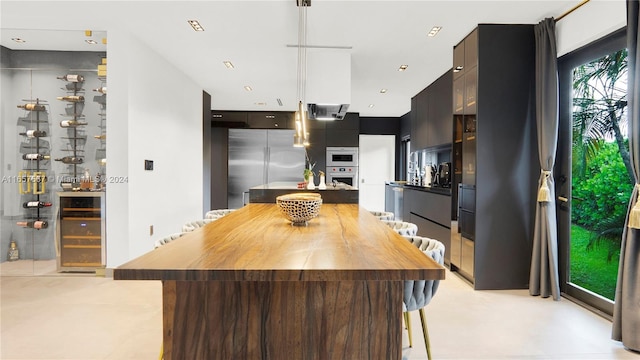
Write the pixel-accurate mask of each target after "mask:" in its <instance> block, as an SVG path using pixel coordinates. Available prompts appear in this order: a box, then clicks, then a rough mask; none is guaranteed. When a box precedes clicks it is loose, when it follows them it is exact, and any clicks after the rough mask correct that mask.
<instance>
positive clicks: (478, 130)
mask: <svg viewBox="0 0 640 360" xmlns="http://www.w3.org/2000/svg"><path fill="white" fill-rule="evenodd" d="M453 62H454V64H453V69H454V73H453V127H454V129H453V134H452V138H453V151H452V156H453V159H452V163H453V168H454V173H455V176H454V184H453V185H454V188H453V189H452V190H453V192H455V195H454V196H453V199H454V208H455V210H454V211H455V214H453V218H454V220H453V221H452V226H451V268H452V270H455V271H458V272H460V274H461V275H463V276H464V277H466V278H467V279H469V280H470V281H471V282H472V283H473V285H474V288H475V289H519V288H526V287H528V282H529V266H530V258H531V238H532V235H533V220H534V209H535V208H534V206H535V202H534V201H535V189H536V185H535V184H536V182H537V178H538V173H539V171H540V170H539V165H538V161H537V159H536V156H537V152H536V139H535V118H534V114H533V111H532V109H533V102H532V101H533V95H534V74H535V43H534V33H533V25H500V24H480V25H479V26H478V27H477V28H476V29H475V30H474V31H473V32H471V33H470V34H469V35H468V36H467V37H466V38H465V39H464V40H463V41H461V42H460V43H459V44H458V45H456V46H455V47H454V59H453Z"/></svg>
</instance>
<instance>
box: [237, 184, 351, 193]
mask: <svg viewBox="0 0 640 360" xmlns="http://www.w3.org/2000/svg"><path fill="white" fill-rule="evenodd" d="M249 190H301V191H302V190H309V189H306V188H304V189H298V183H295V182H272V183H268V184H264V185H258V186H254V187H252V188H250V189H249ZM314 190H320V191H323V190H358V189H357V188H355V187H353V186H351V185H347V184H345V183H338V185H337V186H335V187H334V186H333V184H327V188H326V189H320V188H318V186H317V185H316V188H315V189H311V190H310V191H314Z"/></svg>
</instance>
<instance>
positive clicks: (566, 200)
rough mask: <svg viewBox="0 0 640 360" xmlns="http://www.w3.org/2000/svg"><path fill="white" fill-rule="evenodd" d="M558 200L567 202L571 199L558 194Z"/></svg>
mask: <svg viewBox="0 0 640 360" xmlns="http://www.w3.org/2000/svg"><path fill="white" fill-rule="evenodd" d="M558 201H562V202H564V203H566V202H569V199H567V198H566V197H564V196H558Z"/></svg>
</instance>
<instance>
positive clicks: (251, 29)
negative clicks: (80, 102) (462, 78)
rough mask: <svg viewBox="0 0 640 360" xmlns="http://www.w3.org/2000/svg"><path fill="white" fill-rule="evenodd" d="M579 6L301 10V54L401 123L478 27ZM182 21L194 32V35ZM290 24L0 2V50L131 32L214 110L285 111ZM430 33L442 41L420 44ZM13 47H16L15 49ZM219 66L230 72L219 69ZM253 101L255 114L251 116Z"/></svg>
mask: <svg viewBox="0 0 640 360" xmlns="http://www.w3.org/2000/svg"><path fill="white" fill-rule="evenodd" d="M578 2H579V1H578V0H568V1H564V0H553V1H552V0H538V1H525V0H519V1H506V0H503V1H480V0H470V1H459V0H448V1H431V0H427V1H365V0H360V1H346V0H343V1H338V0H335V1H331V0H312V3H311V7H310V8H308V25H307V29H308V40H307V44H308V45H310V46H346V47H351V49H348V50H334V51H347V52H349V53H350V55H351V105H350V108H349V111H350V112H359V113H360V116H401V115H403V114H405V113H406V112H408V111H409V110H410V99H411V97H412V96H414V95H415V94H417V93H418V92H419V91H420V90H422V89H423V88H424V87H426V86H427V85H428V84H430V83H431V82H433V81H434V80H435V79H437V78H438V77H439V76H440V75H442V74H443V73H444V72H445V71H447V70H448V69H450V68H451V64H452V51H453V50H452V49H453V46H454V45H455V44H456V43H458V42H459V41H460V40H461V39H462V38H463V37H464V36H466V35H467V34H468V33H469V32H470V31H471V30H473V28H474V27H476V25H477V24H479V23H529V24H534V23H537V22H539V21H540V20H542V19H544V18H545V17H552V16H553V17H558V16H559V15H561V14H562V13H564V12H565V11H567V10H568V9H570V8H572V7H573V6H574V5H576V4H577V3H578ZM190 19H196V20H198V21H199V22H200V24H201V25H202V26H203V27H204V29H205V31H204V32H195V31H193V29H192V28H191V26H190V25H189V24H188V23H187V20H190ZM297 22H298V8H297V6H296V3H295V0H286V1H274V0H261V1H242V0H241V1H150V0H148V1H96V0H83V1H30V0H19V1H7V0H0V31H1V33H0V45H2V46H5V47H7V48H10V49H14V50H19V49H29V50H31V49H38V50H85V51H105V46H104V45H101V44H99V45H88V44H86V43H85V42H84V40H85V39H87V37H86V36H85V30H87V29H91V30H93V31H94V33H93V38H94V39H96V40H97V41H98V42H100V40H101V38H102V37H106V36H107V35H108V32H109V31H125V32H130V33H131V34H132V35H133V36H135V37H137V38H138V39H140V40H141V41H142V42H144V43H146V44H147V45H148V46H149V47H150V48H152V49H153V50H154V51H156V52H158V54H160V55H161V56H162V57H164V58H166V59H167V60H168V61H169V62H171V63H173V64H174V65H175V66H177V67H178V68H180V69H181V70H182V71H183V72H184V73H185V74H186V76H188V77H190V78H191V79H193V80H194V81H195V82H197V83H198V84H200V85H201V86H202V88H203V89H204V90H205V91H207V92H208V93H210V94H211V95H212V101H213V104H212V107H213V108H214V109H218V110H270V111H273V110H283V111H293V110H295V105H296V103H297V94H296V74H297V72H296V71H297V70H296V64H297V62H296V61H297V49H296V48H292V47H287V46H286V45H296V44H297V43H298V38H297V26H298V23H297ZM434 25H438V26H442V30H441V31H440V33H439V34H438V35H437V36H436V37H427V36H426V34H427V33H428V32H429V30H430V29H431V28H432V27H433V26H434ZM33 30H36V31H33ZM14 37H20V38H23V39H24V40H26V41H27V42H25V43H22V44H18V43H15V42H14V41H12V40H11V38H14ZM107 47H108V45H107ZM225 60H229V61H231V62H233V64H234V65H235V69H233V70H229V69H227V68H226V67H225V66H224V64H223V61H225ZM402 64H407V65H409V68H408V69H407V71H404V72H399V71H397V69H398V67H399V66H400V65H402ZM311 70H312V69H309V71H311ZM159 75H160V74H159ZM327 76H328V77H330V76H331V74H327ZM159 78H160V79H161V78H162V77H161V75H160V76H159ZM245 85H249V86H251V87H252V88H253V91H251V92H247V91H245V90H244V86H245ZM382 88H385V89H388V91H387V93H386V94H381V93H380V89H382ZM278 98H279V99H281V100H282V102H283V106H279V105H278V103H277V101H276V99H278ZM261 102H263V103H266V105H256V103H261ZM370 104H373V105H374V106H373V107H369V105H370Z"/></svg>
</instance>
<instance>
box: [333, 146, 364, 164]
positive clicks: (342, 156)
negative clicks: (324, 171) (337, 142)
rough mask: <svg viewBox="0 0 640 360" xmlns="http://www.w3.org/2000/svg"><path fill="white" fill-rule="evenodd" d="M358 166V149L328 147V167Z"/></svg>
mask: <svg viewBox="0 0 640 360" xmlns="http://www.w3.org/2000/svg"><path fill="white" fill-rule="evenodd" d="M330 166H331V167H333V166H349V167H354V166H356V167H357V166H358V148H357V147H331V146H328V147H327V167H330Z"/></svg>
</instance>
